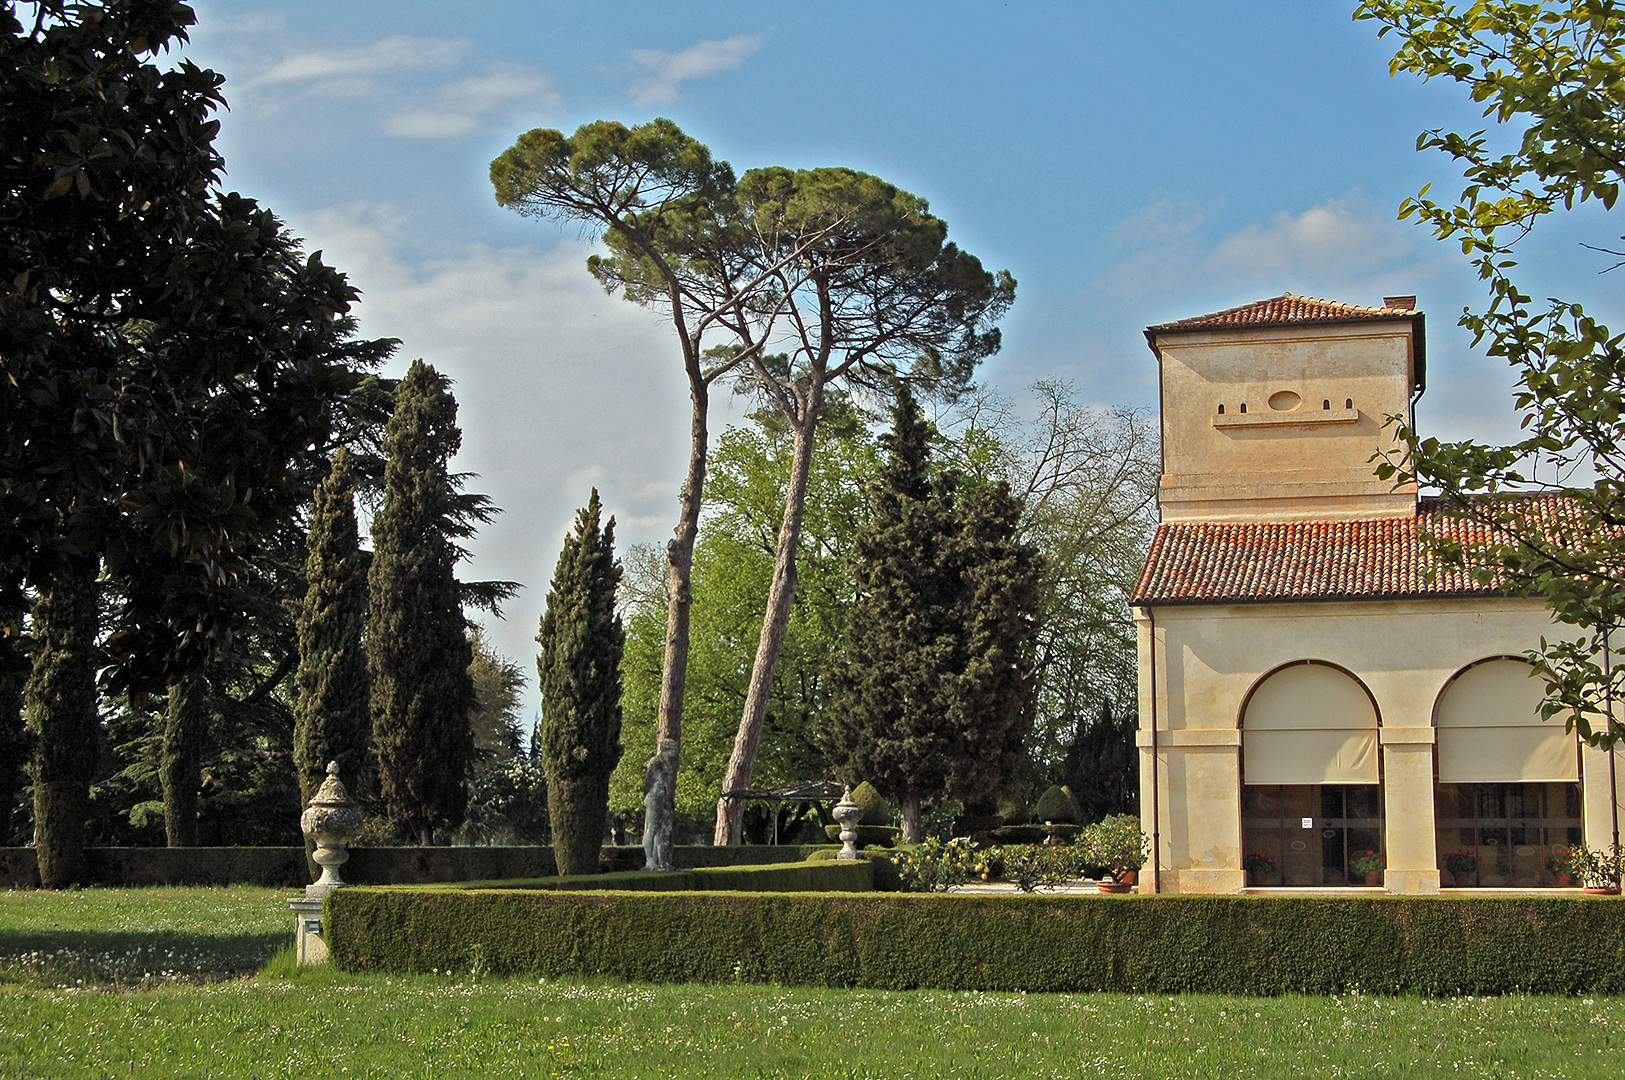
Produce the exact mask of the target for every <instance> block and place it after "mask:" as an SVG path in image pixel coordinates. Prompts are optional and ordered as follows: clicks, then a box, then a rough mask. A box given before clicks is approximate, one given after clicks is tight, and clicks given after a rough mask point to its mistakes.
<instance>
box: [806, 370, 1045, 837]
mask: <svg viewBox="0 0 1625 1080" xmlns="http://www.w3.org/2000/svg"><path fill="white" fill-rule="evenodd" d="M893 418H894V428H893V430H892V432H891V433H890V434H888V435H887V436H885V437H884V439H883V442H884V446H885V448H886V451H887V459H886V461H885V463H884V464H883V466H882V468H881V473H880V477H879V479H878V481H877V482H876V484H875V486H874V489H873V497H874V510H875V512H874V517H873V519H872V521H871V523H870V524H869V526H867V527H866V528H865V529H864V530H863V532H862V533H861V534H860V535H859V537H858V542H857V552H858V555H857V563H856V565H855V567H854V573H855V576H856V578H857V582H858V590H859V592H858V602H857V607H856V610H854V612H853V613H852V618H851V622H850V623H849V625H848V630H847V639H846V651H845V655H844V657H843V660H842V663H841V665H840V667H839V669H838V670H837V672H836V685H837V687H838V695H839V700H840V701H841V702H842V707H840V708H837V709H836V710H835V711H834V714H833V715H834V717H835V719H834V722H833V723H832V724H831V725H830V727H829V729H828V732H827V739H828V745H829V748H830V753H831V756H832V757H833V758H834V759H835V760H836V761H838V762H841V763H842V767H843V769H844V772H845V774H846V775H847V776H848V777H850V778H852V779H856V778H858V777H866V778H868V779H869V780H871V781H873V782H874V783H875V785H876V786H877V787H879V788H880V789H881V790H882V791H885V792H887V793H889V794H890V795H892V796H893V797H894V798H896V799H898V800H899V801H900V802H902V803H903V804H904V821H905V830H906V829H907V828H908V827H909V803H910V802H911V801H912V802H913V803H914V805H915V807H917V806H918V803H919V800H921V799H935V798H939V797H953V798H960V799H965V800H967V801H969V800H976V799H978V798H985V797H986V796H987V795H989V794H990V793H991V792H992V791H993V790H994V789H995V788H996V787H997V786H998V784H999V782H1000V781H1001V780H1002V779H1003V778H1004V776H1005V775H1006V774H1007V772H1008V771H1009V770H1010V769H1011V767H1012V765H1013V762H1014V761H1015V760H1016V759H1017V758H1018V757H1019V756H1020V754H1021V751H1022V739H1023V737H1024V736H1025V735H1026V733H1027V731H1028V729H1029V727H1030V726H1031V722H1032V692H1033V687H1032V635H1033V627H1034V623H1035V613H1036V605H1037V575H1038V571H1039V568H1040V557H1039V555H1038V553H1037V551H1036V549H1034V548H1032V547H1031V546H1030V545H1027V544H1024V543H1022V542H1020V541H1019V540H1018V539H1017V538H1016V527H1017V519H1018V517H1019V515H1020V511H1021V505H1020V503H1019V501H1018V500H1016V499H1015V498H1014V497H1012V496H1011V495H1010V493H1009V491H1008V489H1007V488H1006V487H1004V486H1003V485H1002V484H989V485H985V486H981V487H979V488H976V489H973V490H969V491H967V492H965V493H963V495H961V493H960V492H959V491H958V490H956V489H957V488H958V487H959V485H958V483H957V480H956V478H955V477H954V476H953V475H952V474H943V473H941V472H938V471H936V470H934V469H933V468H932V464H931V452H930V443H931V439H932V436H933V434H934V429H933V426H932V425H931V424H930V423H929V422H928V421H926V420H925V419H924V417H922V416H921V415H920V411H919V407H918V405H917V404H916V403H915V401H914V399H913V397H912V395H911V394H910V393H909V392H908V390H907V388H906V387H904V388H900V390H899V393H898V401H897V405H896V408H895V409H894V410H893Z"/></svg>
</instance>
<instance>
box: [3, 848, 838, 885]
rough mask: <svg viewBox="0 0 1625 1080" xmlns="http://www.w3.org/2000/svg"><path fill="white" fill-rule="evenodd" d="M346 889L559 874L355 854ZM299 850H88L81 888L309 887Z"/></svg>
mask: <svg viewBox="0 0 1625 1080" xmlns="http://www.w3.org/2000/svg"><path fill="white" fill-rule="evenodd" d="M823 848H824V846H823V845H812V844H805V845H799V844H780V845H775V844H761V845H738V846H733V847H710V846H705V847H701V846H697V845H689V846H683V847H677V848H673V849H672V858H673V861H674V862H676V864H677V868H678V869H679V870H688V869H693V868H695V867H701V866H754V865H758V864H761V863H793V862H801V861H802V860H803V859H805V858H807V857H808V856H809V855H811V854H812V853H813V852H815V851H820V850H823ZM599 865H600V866H602V867H604V868H605V869H606V870H611V871H626V870H639V869H641V868H642V867H643V849H642V848H641V847H630V846H628V847H606V848H604V850H603V853H602V855H601V856H600V860H599ZM339 872H340V874H341V875H342V876H343V877H344V879H345V880H346V881H351V882H356V883H359V884H367V885H411V884H428V883H430V882H436V881H473V880H477V879H479V880H483V879H493V878H533V877H541V876H544V875H551V874H554V873H557V869H556V866H555V863H554V861H553V849H552V848H550V847H426V848H425V847H398V848H356V849H355V850H353V851H351V852H350V861H349V862H347V863H345V864H344V866H343V867H341V868H340V871H339ZM309 883H310V875H309V873H308V872H307V871H306V868H305V849H304V848H302V847H287V848H278V847H195V848H137V847H132V848H87V849H86V850H85V879H84V881H83V884H85V885H114V886H126V887H127V886H138V885H264V886H268V887H271V888H280V887H284V886H287V887H297V886H300V885H308V884H309ZM38 887H39V867H38V865H37V863H36V861H35V856H34V849H33V848H31V847H23V848H0V888H25V889H36V888H38Z"/></svg>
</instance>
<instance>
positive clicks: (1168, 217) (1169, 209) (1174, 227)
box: [1112, 199, 1206, 250]
mask: <svg viewBox="0 0 1625 1080" xmlns="http://www.w3.org/2000/svg"><path fill="white" fill-rule="evenodd" d="M1204 220H1206V215H1205V214H1203V213H1202V211H1201V210H1200V209H1199V208H1197V207H1196V206H1195V205H1194V204H1193V203H1192V202H1191V200H1189V199H1178V200H1176V199H1159V200H1157V201H1156V202H1154V203H1152V204H1151V205H1150V206H1142V207H1141V208H1140V209H1138V210H1136V211H1135V212H1134V213H1132V214H1130V215H1129V217H1128V219H1127V220H1126V221H1124V222H1123V223H1122V224H1120V225H1118V226H1117V228H1115V229H1113V230H1112V238H1113V239H1114V240H1116V241H1117V243H1118V246H1120V247H1124V248H1129V249H1131V250H1133V249H1137V248H1143V247H1146V246H1148V245H1152V244H1169V243H1172V242H1174V241H1176V240H1181V239H1183V238H1184V237H1187V236H1190V235H1191V234H1193V233H1195V232H1196V231H1197V230H1198V229H1200V228H1201V227H1202V222H1203V221H1204Z"/></svg>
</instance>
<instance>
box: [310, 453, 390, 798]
mask: <svg viewBox="0 0 1625 1080" xmlns="http://www.w3.org/2000/svg"><path fill="white" fill-rule="evenodd" d="M308 547H309V552H310V554H309V556H308V557H307V559H306V561H305V580H306V582H307V585H306V590H305V598H304V602H303V603H302V604H301V605H300V606H299V610H298V613H297V616H296V618H295V625H296V627H297V629H298V633H299V670H298V672H297V673H296V674H295V677H294V679H295V685H296V690H297V694H298V699H297V703H296V705H295V714H294V741H293V760H294V767H295V768H296V769H297V770H298V773H299V801H300V803H301V805H302V804H304V803H306V802H309V801H310V797H311V796H312V795H313V794H314V793H315V791H316V788H317V787H319V786H320V785H321V783H322V780H323V779H324V778H325V777H326V775H327V763H328V762H329V761H337V762H338V763H339V773H340V776H341V777H342V778H343V780H344V781H345V783H346V784H347V785H348V786H349V788H350V790H351V791H352V792H356V791H359V790H360V789H361V785H360V779H361V777H360V773H361V769H362V766H363V764H364V763H365V760H366V753H367V740H368V738H369V737H370V736H371V734H372V717H371V710H370V703H369V689H370V687H369V680H368V677H367V653H366V647H365V645H364V644H363V633H364V631H365V630H366V626H367V566H366V560H365V559H364V558H363V557H362V554H361V540H360V533H359V530H358V528H357V526H356V517H355V482H354V480H353V479H352V477H351V475H350V459H349V454H348V453H347V452H346V451H345V450H343V449H340V450H339V452H338V453H337V454H336V455H334V457H333V468H332V471H331V472H329V473H328V476H327V479H326V480H325V481H323V482H322V484H321V486H320V487H318V488H317V489H316V497H315V499H314V501H313V503H312V506H311V514H310V532H309V538H308Z"/></svg>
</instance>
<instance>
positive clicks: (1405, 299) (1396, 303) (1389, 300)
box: [1382, 296, 1416, 311]
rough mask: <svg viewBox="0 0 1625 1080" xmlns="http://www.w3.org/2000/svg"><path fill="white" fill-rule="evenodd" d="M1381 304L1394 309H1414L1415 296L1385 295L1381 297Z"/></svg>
mask: <svg viewBox="0 0 1625 1080" xmlns="http://www.w3.org/2000/svg"><path fill="white" fill-rule="evenodd" d="M1382 306H1383V307H1385V308H1392V309H1393V310H1395V311H1415V310H1416V297H1414V296H1385V297H1383V298H1382Z"/></svg>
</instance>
